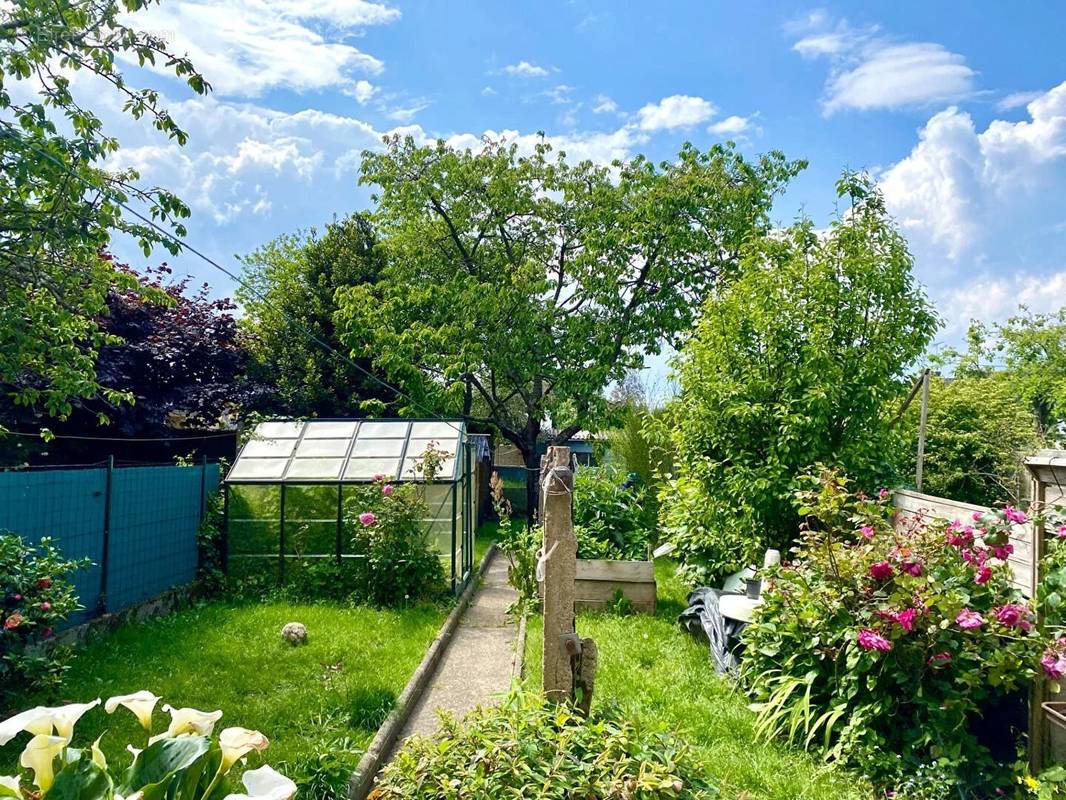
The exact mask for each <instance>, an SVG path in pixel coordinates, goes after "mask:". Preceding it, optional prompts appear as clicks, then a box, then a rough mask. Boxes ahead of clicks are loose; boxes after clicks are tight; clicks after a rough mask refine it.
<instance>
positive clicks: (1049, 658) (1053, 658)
mask: <svg viewBox="0 0 1066 800" xmlns="http://www.w3.org/2000/svg"><path fill="white" fill-rule="evenodd" d="M1040 666H1042V667H1043V668H1044V674H1045V675H1047V676H1048V677H1049V678H1051V680H1053V681H1057V680H1058V679H1059V678H1061V677H1062V676H1063V675H1066V655H1063V654H1062V653H1059V652H1057V651H1055V650H1047V651H1045V652H1044V655H1043V657H1042V658H1041V659H1040Z"/></svg>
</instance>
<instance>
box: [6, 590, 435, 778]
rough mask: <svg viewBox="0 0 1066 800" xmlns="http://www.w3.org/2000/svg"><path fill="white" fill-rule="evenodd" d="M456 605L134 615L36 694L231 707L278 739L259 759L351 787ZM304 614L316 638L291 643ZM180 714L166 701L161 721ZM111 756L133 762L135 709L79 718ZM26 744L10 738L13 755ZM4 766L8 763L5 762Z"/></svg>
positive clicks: (140, 742)
mask: <svg viewBox="0 0 1066 800" xmlns="http://www.w3.org/2000/svg"><path fill="white" fill-rule="evenodd" d="M444 613H445V610H444V609H443V608H438V607H434V606H424V607H418V608H414V609H408V610H404V611H387V610H378V609H372V608H361V607H360V608H353V607H348V606H334V605H324V604H322V605H319V604H316V605H293V604H288V603H273V602H270V603H263V604H241V605H232V604H226V603H209V604H205V605H203V606H201V607H198V608H193V609H189V610H187V611H183V612H180V613H177V614H174V615H172V616H168V617H164V618H160V619H156V620H152V621H148V622H145V623H140V624H134V625H126V626H124V627H122V628H121V629H119V630H118V631H116V632H115V633H113V634H111V635H108V636H106V637H104V638H102V639H100V640H98V641H96V642H93V643H91V644H89V645H87V646H85V647H84V648H83V649H81V650H79V651H78V652H77V654H76V656H75V658H74V659H73V662H72V664H71V668H70V671H69V673H68V674H67V677H66V680H65V682H64V685H63V687H62V689H61V690H60V691H59V693H58V696H52V697H27V698H26V700H25V703H24V704H23V705H24V706H25V707H29V706H30V705H33V704H35V703H38V702H41V703H50V704H52V703H56V702H71V701H81V702H84V701H86V700H89V699H92V698H96V697H102V698H107V697H109V696H111V695H116V694H126V693H129V692H134V691H137V690H139V689H149V690H151V691H152V692H154V693H155V694H157V695H161V696H162V698H163V702H169V703H171V704H172V705H174V706H191V707H193V708H198V709H200V710H203V711H212V710H214V709H222V711H223V712H224V716H223V718H222V721H221V722H220V723H219V725H218V726H217V727H216V732H217V731H218V730H221V728H223V727H226V726H229V725H239V726H242V727H246V728H253V729H255V730H259V731H262V732H263V733H264V734H266V736H267V738H269V739H270V747H269V748H268V749H267V751H266V753H265V754H264V755H263V757H262V758H261V759H259V760H253V759H250V760H249V766H251V767H255V766H258V765H259V763H269V764H271V765H272V766H274V767H276V768H278V769H279V770H281V771H282V772H283V773H285V774H288V775H289V776H290V777H293V778H294V779H296V780H297V782H298V783H300V784H301V796H303V797H305V798H306V797H316V798H331V797H342V796H346V792H345V791H344V788H345V784H346V782H347V777H348V775H349V774H350V773H351V771H352V770H353V769H354V768H355V766H356V764H358V760H359V757H360V756H361V755H362V751H363V750H364V749H365V747H366V745H367V744H368V743H369V742H370V740H371V739H372V738H373V736H374V733H375V732H376V731H377V728H378V726H379V725H380V724H381V722H382V721H383V720H384V718H385V717H386V715H387V714H388V712H389V711H390V710H391V708H392V706H393V704H394V702H395V699H396V697H397V696H398V695H399V694H400V692H401V691H402V690H403V687H404V686H405V685H406V683H407V681H408V679H409V678H410V675H411V673H412V672H414V669H415V667H416V666H417V665H418V663H419V662H420V661H421V659H422V656H423V654H424V653H425V651H426V648H427V647H428V646H429V643H430V642H431V641H432V639H433V637H434V636H435V635H436V633H437V630H438V628H439V627H440V624H441V622H442V621H443V617H444ZM293 621H298V622H302V623H304V625H306V626H307V630H308V638H309V642H308V644H307V645H305V646H301V647H292V646H291V645H288V644H285V643H283V642H282V641H281V639H280V637H279V635H278V634H279V631H280V630H281V627H282V626H283V625H284V624H285V623H287V622H293ZM168 721H169V717H168V716H167V715H166V714H165V713H164V712H163V711H162V703H160V704H159V706H158V707H157V710H156V715H155V731H156V732H158V731H160V730H162V729H164V728H165V726H166V723H167V722H168ZM105 731H108V733H107V735H106V736H104V739H103V742H102V746H103V749H104V751H105V753H106V755H107V757H108V759H109V760H112V759H113V760H114V761H115V762H116V763H119V764H122V763H128V762H129V760H130V756H129V755H128V754H127V753H126V752H125V750H124V748H125V746H126V744H127V743H132V744H133V745H134V746H135V747H143V746H144V739H145V734H144V731H143V729H141V728H140V727H139V726H138V725H137V723H136V722H135V720H134V718H133V716H132V715H131V714H129V713H128V712H127V711H126V710H125V709H119V710H118V711H117V712H116V713H115V715H114V716H108V715H106V714H105V713H104V712H103V710H102V709H94V710H93V711H91V712H89V713H88V714H87V715H86V716H85V717H83V718H82V720H81V721H80V722H79V723H78V727H77V729H76V731H75V737H76V740H75V741H76V742H81V743H83V744H86V743H88V742H91V741H92V740H93V739H95V738H96V737H97V736H99V735H100V734H101V733H104V732H105ZM21 746H22V739H21V737H20V739H19V740H17V743H12V744H9V745H8V746H7V747H5V748H2V749H0V764H14V763H15V761H16V760H17V757H18V751H19V749H20V748H21ZM0 772H6V770H4V769H0Z"/></svg>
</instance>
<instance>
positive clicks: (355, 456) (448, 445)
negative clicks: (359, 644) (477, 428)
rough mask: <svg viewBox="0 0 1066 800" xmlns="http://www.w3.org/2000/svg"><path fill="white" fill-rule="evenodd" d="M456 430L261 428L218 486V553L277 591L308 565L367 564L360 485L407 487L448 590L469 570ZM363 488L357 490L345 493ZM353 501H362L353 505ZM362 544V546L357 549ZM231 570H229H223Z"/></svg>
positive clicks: (415, 425)
mask: <svg viewBox="0 0 1066 800" xmlns="http://www.w3.org/2000/svg"><path fill="white" fill-rule="evenodd" d="M430 446H432V447H433V448H434V449H435V450H437V451H438V452H441V453H442V456H443V458H442V461H441V463H440V465H439V467H438V470H437V472H436V474H435V475H434V479H433V480H432V481H426V480H424V476H423V475H422V473H421V470H419V469H417V468H416V466H417V465H420V462H421V459H422V458H423V457H424V454H425V453H426V451H427V449H428V448H429V447H430ZM467 447H468V439H467V433H466V427H465V424H464V423H463V422H462V421H460V420H395V419H394V420H352V419H328V420H307V421H299V420H275V421H271V422H264V423H261V424H260V425H258V426H257V427H256V429H255V430H254V431H253V432H252V435H251V436H250V438H249V440H248V442H247V443H246V444H245V445H244V447H243V448H242V449H241V451H240V453H239V454H238V455H237V459H236V461H235V462H234V465H233V468H232V469H231V470H230V472H229V474H228V475H227V476H226V480H225V500H226V536H225V542H226V543H225V545H224V548H223V549H224V552H225V553H226V554H227V555H228V559H232V560H233V561H234V562H236V561H241V562H242V563H244V562H248V563H254V564H257V565H258V566H257V569H258V570H259V571H260V572H264V574H270V573H271V572H273V573H274V574H276V577H277V579H278V580H279V581H285V580H296V581H298V580H302V579H303V578H304V577H306V575H307V574H308V573H307V569H308V568H309V567H308V565H311V564H314V563H315V559H333V560H335V561H336V563H337V565H338V566H340V567H342V568H345V569H346V568H347V567H345V566H344V565H353V566H352V568H353V569H354V568H355V566H354V565H355V564H357V563H361V562H365V558H366V556H367V553H365V552H359V551H360V549H365V541H366V539H365V536H361V535H360V534H361V533H362V531H363V525H364V524H374V523H373V522H371V523H360V522H359V515H360V513H361V510H362V509H364V508H365V506H364V505H363V503H365V502H368V501H366V500H365V499H364V500H360V499H359V497H360V496H361V497H364V498H365V497H366V494H365V493H366V492H367V491H368V490H370V487H369V486H366V484H372V483H373V482H374V481H375V480H379V481H380V480H384V481H387V482H391V483H395V484H403V483H411V484H414V485H417V486H418V487H419V488H418V489H416V490H413V491H415V492H416V494H417V496H418V498H419V499H420V500H421V501H422V502H424V503H425V506H426V510H425V517H424V518H422V517H421V515H419V519H420V524H421V525H422V526H423V527H424V529H425V532H426V537H427V539H428V540H429V541H430V542H431V543H432V544H433V546H434V547H435V548H436V549H437V550H438V552H439V554H440V558H441V561H442V564H443V565H444V567H445V574H446V575H447V576H449V580H450V584H451V586H452V588H453V590H458V589H460V588H462V586H463V585H464V584H465V581H466V580H467V579H468V577H469V574H470V565H471V564H472V563H473V556H472V549H473V535H472V520H471V516H470V515H471V506H470V503H471V496H472V492H471V480H472V478H471V476H469V475H468V474H467V471H468V470H469V469H470V468H471V467H470V464H471V460H470V458H468V457H467V453H466V448H467ZM355 484H364V486H363V488H362V489H358V490H357V489H354V488H348V489H346V485H355ZM360 492H362V493H363V494H362V495H360ZM359 542H363V543H364V544H363V545H360V544H359ZM227 567H228V561H227Z"/></svg>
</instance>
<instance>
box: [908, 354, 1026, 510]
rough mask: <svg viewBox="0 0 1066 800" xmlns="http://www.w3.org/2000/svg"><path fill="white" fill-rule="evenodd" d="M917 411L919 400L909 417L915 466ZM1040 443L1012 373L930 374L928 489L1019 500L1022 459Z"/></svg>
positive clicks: (992, 500)
mask: <svg viewBox="0 0 1066 800" xmlns="http://www.w3.org/2000/svg"><path fill="white" fill-rule="evenodd" d="M918 413H919V412H918V408H917V404H915V405H914V407H912V409H911V410H910V411H909V412H908V415H907V418H906V431H907V434H908V441H909V455H910V457H911V458H910V464H911V465H913V463H914V455H915V453H916V452H917V446H918ZM1039 447H1040V437H1039V435H1038V434H1037V430H1036V423H1035V418H1034V416H1033V414H1032V411H1031V410H1030V408H1029V404H1028V403H1027V402H1026V401H1025V400H1024V399H1023V398H1022V397H1021V396H1020V395H1019V393H1018V392H1017V390H1016V387H1015V386H1014V383H1013V380H1012V376H1010V375H1009V374H1006V373H1003V372H990V373H989V374H987V375H974V376H963V377H956V378H954V379H952V380H945V379H943V378H939V377H934V378H932V379H931V384H930V388H929V412H928V420H927V424H926V443H925V461H924V464H923V473H922V474H923V480H922V490H923V491H925V492H928V493H929V494H935V495H939V496H941V497H950V498H952V499H954V500H962V501H964V502H967V503H976V504H977V505H982V506H992V505H997V504H1003V503H1007V502H1017V500H1018V496H1019V494H1020V491H1019V490H1020V481H1021V472H1022V466H1021V462H1022V458H1023V456H1025V455H1026V454H1027V453H1030V452H1032V451H1034V450H1035V449H1037V448H1039ZM912 470H913V468H912V469H909V470H908V475H913V471H912Z"/></svg>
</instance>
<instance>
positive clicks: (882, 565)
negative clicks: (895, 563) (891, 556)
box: [870, 561, 895, 581]
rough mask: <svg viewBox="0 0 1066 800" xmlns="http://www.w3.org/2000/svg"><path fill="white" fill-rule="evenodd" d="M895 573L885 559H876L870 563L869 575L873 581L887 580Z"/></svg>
mask: <svg viewBox="0 0 1066 800" xmlns="http://www.w3.org/2000/svg"><path fill="white" fill-rule="evenodd" d="M894 574H895V570H893V569H892V565H891V564H889V563H888V562H887V561H878V562H877V563H875V564H871V565H870V577H871V578H873V579H874V580H875V581H887V580H888V579H889V578H891V577H892V576H893V575H894Z"/></svg>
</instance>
